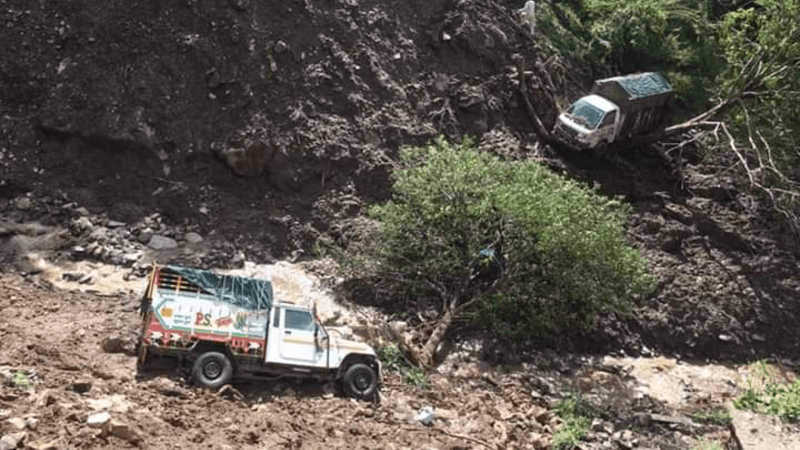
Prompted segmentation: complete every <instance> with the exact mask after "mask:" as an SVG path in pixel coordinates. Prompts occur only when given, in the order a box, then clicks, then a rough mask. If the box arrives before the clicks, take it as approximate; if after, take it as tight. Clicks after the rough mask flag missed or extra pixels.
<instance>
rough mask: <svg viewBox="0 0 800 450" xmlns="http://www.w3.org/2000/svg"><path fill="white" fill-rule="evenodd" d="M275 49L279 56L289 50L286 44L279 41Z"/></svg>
mask: <svg viewBox="0 0 800 450" xmlns="http://www.w3.org/2000/svg"><path fill="white" fill-rule="evenodd" d="M273 49H274V50H275V54H276V55H279V54H281V53H283V52H285V51H286V50H289V46H288V45H286V42H283V41H278V42H276V43H275V47H273Z"/></svg>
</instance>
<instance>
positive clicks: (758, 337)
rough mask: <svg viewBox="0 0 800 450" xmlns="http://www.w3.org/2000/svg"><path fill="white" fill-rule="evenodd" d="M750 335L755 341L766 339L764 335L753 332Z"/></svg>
mask: <svg viewBox="0 0 800 450" xmlns="http://www.w3.org/2000/svg"><path fill="white" fill-rule="evenodd" d="M750 337H751V338H752V339H753V340H754V341H756V342H765V341H766V339H765V338H764V336H762V335H760V334H757V333H753V334H752V335H751V336H750Z"/></svg>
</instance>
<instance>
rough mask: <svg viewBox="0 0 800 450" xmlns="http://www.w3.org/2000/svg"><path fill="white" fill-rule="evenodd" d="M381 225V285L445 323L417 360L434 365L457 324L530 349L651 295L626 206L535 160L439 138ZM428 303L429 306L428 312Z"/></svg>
mask: <svg viewBox="0 0 800 450" xmlns="http://www.w3.org/2000/svg"><path fill="white" fill-rule="evenodd" d="M401 163H402V167H401V168H400V169H399V170H398V171H397V172H396V173H395V183H394V186H393V196H392V199H391V200H390V201H389V202H387V203H386V204H383V205H378V206H375V207H373V208H372V209H371V210H370V214H371V216H372V217H374V218H375V219H377V220H378V221H379V223H380V226H379V232H378V240H377V247H376V249H375V250H376V254H375V256H376V258H377V259H378V261H379V263H378V264H377V265H376V266H375V267H378V277H379V278H380V279H382V280H383V282H384V285H386V286H391V289H387V290H390V291H392V292H394V293H395V295H396V297H397V298H398V299H401V300H403V301H405V302H406V304H408V305H409V306H412V305H413V306H416V307H422V306H428V305H430V304H431V303H432V304H433V305H435V306H436V307H437V309H439V311H440V312H441V314H442V316H441V318H440V319H439V321H438V323H437V326H436V327H435V328H434V330H433V332H432V333H431V336H430V337H429V338H428V339H427V342H426V343H425V345H424V346H423V348H422V349H421V351H419V352H418V354H417V355H415V356H414V359H416V362H417V363H419V364H422V365H428V364H430V363H431V361H432V358H433V356H434V353H435V351H436V348H437V347H438V344H439V343H440V342H441V340H442V338H443V336H444V334H445V332H446V331H447V328H448V327H449V325H450V324H451V322H452V321H453V319H454V317H456V316H458V315H459V314H462V313H467V314H465V316H466V317H468V318H472V319H473V321H474V322H475V323H479V324H481V325H483V326H485V327H486V328H487V329H490V330H493V331H496V332H497V333H498V335H500V336H501V337H504V338H507V339H513V340H514V341H515V342H516V343H517V344H520V345H530V344H532V343H533V342H535V341H536V340H537V339H542V338H545V337H546V336H547V335H548V334H549V333H552V332H553V331H556V330H561V329H568V328H579V327H587V326H590V325H591V324H592V321H593V319H594V317H595V315H596V314H597V313H600V312H606V311H620V312H626V311H628V310H629V308H630V305H631V299H632V298H633V297H634V296H635V295H641V294H645V293H648V292H650V291H651V290H652V289H653V279H652V277H650V276H649V275H648V273H647V267H646V263H645V261H644V260H642V259H641V257H640V256H639V254H638V252H637V251H636V250H635V249H634V248H632V247H631V246H630V245H628V244H627V242H626V240H625V229H624V226H625V223H626V220H627V214H628V207H627V206H626V205H624V204H622V203H621V202H619V201H618V200H615V199H609V198H607V197H604V196H602V195H598V194H596V193H594V192H593V191H590V190H589V189H587V188H586V187H584V186H582V185H580V184H578V183H577V182H574V181H570V180H567V179H565V178H563V177H560V176H557V175H554V174H553V173H552V172H551V171H550V170H549V169H547V168H546V167H544V166H542V165H540V164H538V163H535V162H531V161H505V160H501V159H500V158H498V157H497V156H495V155H492V154H489V153H485V152H478V151H476V150H475V149H474V146H473V145H472V142H471V141H470V140H469V139H464V141H463V142H462V143H461V144H458V145H451V144H449V143H448V142H446V141H445V140H444V139H442V138H440V139H438V140H436V141H435V142H432V143H430V144H429V145H427V146H424V147H420V148H408V149H405V150H403V151H402V152H401ZM432 300H433V301H432Z"/></svg>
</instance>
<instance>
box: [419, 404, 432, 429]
mask: <svg viewBox="0 0 800 450" xmlns="http://www.w3.org/2000/svg"><path fill="white" fill-rule="evenodd" d="M435 419H436V411H435V410H434V408H433V406H426V407H424V408H422V409H420V410H419V412H417V415H415V416H414V420H416V421H417V422H419V423H421V424H423V425H425V426H431V425H433V421H434V420H435Z"/></svg>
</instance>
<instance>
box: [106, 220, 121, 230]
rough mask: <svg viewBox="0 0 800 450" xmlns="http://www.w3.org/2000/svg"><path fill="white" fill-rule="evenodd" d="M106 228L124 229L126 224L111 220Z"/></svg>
mask: <svg viewBox="0 0 800 450" xmlns="http://www.w3.org/2000/svg"><path fill="white" fill-rule="evenodd" d="M106 226H107V227H108V228H122V227H124V226H125V223H124V222H117V221H116V220H109V221H108V222H107V223H106Z"/></svg>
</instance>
